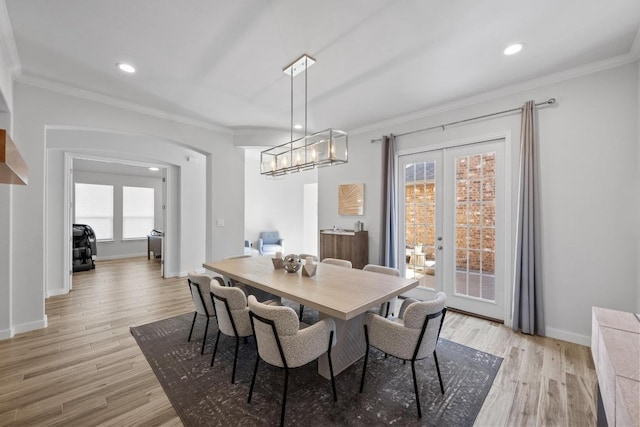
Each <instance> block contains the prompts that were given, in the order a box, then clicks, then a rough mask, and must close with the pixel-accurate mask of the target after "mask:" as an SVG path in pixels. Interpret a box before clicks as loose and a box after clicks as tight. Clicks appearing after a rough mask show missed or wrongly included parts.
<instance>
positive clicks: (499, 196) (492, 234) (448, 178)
mask: <svg viewBox="0 0 640 427" xmlns="http://www.w3.org/2000/svg"><path fill="white" fill-rule="evenodd" d="M504 145H505V141H504V139H499V140H492V141H486V142H480V143H476V144H469V145H464V146H458V147H453V148H445V149H439V150H434V151H427V152H421V153H415V154H410V155H401V156H399V158H398V184H399V185H398V186H399V188H398V200H399V209H398V211H399V212H398V213H399V229H400V233H398V234H399V240H400V241H399V248H401V250H400V253H401V256H400V260H399V261H400V262H399V264H398V265H399V267H400V269H401V271H403V272H404V273H405V275H406V276H407V277H415V278H418V279H419V283H420V285H419V286H418V287H417V288H415V289H413V290H411V291H410V292H408V293H407V294H406V295H407V296H410V297H415V298H418V299H430V298H432V297H433V295H434V294H435V293H436V292H438V291H444V292H445V293H446V294H447V305H448V306H450V307H453V308H457V309H460V310H464V311H468V312H471V313H476V314H479V315H482V316H487V317H491V318H495V319H500V320H504V318H505V313H504V310H505V305H504V300H505V274H504V272H505V260H506V253H505V249H506V248H505V224H506V222H505V220H506V218H505V187H504V186H505V177H504V174H505V164H504V162H505V160H504ZM402 249H404V252H403V251H402Z"/></svg>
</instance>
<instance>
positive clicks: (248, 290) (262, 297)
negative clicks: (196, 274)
mask: <svg viewBox="0 0 640 427" xmlns="http://www.w3.org/2000/svg"><path fill="white" fill-rule="evenodd" d="M240 258H251V255H238V256H231V257H227V258H224V260H229V259H240ZM222 278H223V279H224V283H225V284H226V285H227V286H235V287H236V288H239V289H242V292H244V294H245V296H249V295H255V297H256V298H257V299H258V301H269V300H278V301H279V300H280V297H279V296H277V295H274V294H270V293H269V292H265V291H263V290H262V289H258V288H254V287H253V286H249V285H247V284H245V283H242V282H239V281H237V280H235V279H232V278H231V277H226V276H222Z"/></svg>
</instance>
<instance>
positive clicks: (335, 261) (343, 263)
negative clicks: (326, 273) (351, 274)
mask: <svg viewBox="0 0 640 427" xmlns="http://www.w3.org/2000/svg"><path fill="white" fill-rule="evenodd" d="M322 262H324V263H325V264H332V265H337V266H340V267H347V268H351V266H352V264H351V261H347V260H346V259H338V258H325V259H323V260H322Z"/></svg>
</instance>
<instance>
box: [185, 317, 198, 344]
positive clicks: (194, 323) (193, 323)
mask: <svg viewBox="0 0 640 427" xmlns="http://www.w3.org/2000/svg"><path fill="white" fill-rule="evenodd" d="M196 317H198V312H197V311H194V312H193V322H191V330H190V331H189V338H188V339H187V341H191V334H193V327H194V326H196Z"/></svg>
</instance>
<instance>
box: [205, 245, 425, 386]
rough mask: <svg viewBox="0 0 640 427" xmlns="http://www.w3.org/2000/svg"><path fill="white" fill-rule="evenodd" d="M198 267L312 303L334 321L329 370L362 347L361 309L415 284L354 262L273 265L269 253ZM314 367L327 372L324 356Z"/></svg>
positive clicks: (346, 362) (352, 357) (326, 374)
mask: <svg viewBox="0 0 640 427" xmlns="http://www.w3.org/2000/svg"><path fill="white" fill-rule="evenodd" d="M203 267H204V268H205V269H207V270H211V271H213V272H216V273H218V274H220V275H223V276H226V277H229V278H232V279H234V280H237V281H239V282H241V283H244V284H246V285H249V286H252V287H255V288H257V289H260V290H262V291H265V292H268V293H271V294H274V295H278V296H280V297H282V298H285V299H288V300H291V301H294V302H296V303H298V304H303V305H304V306H305V308H312V309H316V310H318V312H319V317H320V319H324V318H331V319H333V320H334V322H335V323H336V337H337V343H336V345H335V346H334V347H333V349H332V351H331V360H332V363H333V369H334V374H335V375H338V374H339V373H340V372H342V371H343V370H345V369H346V368H348V367H349V366H351V365H352V364H353V363H354V362H355V361H357V360H358V359H360V358H361V357H362V356H363V355H364V352H365V349H366V343H365V339H364V331H363V326H362V322H363V319H364V315H365V313H366V311H367V310H368V309H370V308H372V307H376V306H379V305H380V304H382V303H385V302H387V301H389V300H390V299H392V298H393V297H395V296H398V295H400V294H402V293H404V292H406V291H408V290H409V289H412V288H414V287H416V286H417V285H418V280H417V279H407V278H404V277H395V276H389V275H385V274H380V273H374V272H370V271H362V270H358V269H355V268H345V267H340V266H336V265H331V264H324V263H317V269H316V274H315V275H314V276H313V277H306V276H304V275H302V274H301V271H302V268H301V269H300V270H298V271H297V272H295V273H289V272H287V271H286V270H284V269H275V268H274V267H273V263H272V259H271V258H269V257H246V258H234V259H226V260H222V261H213V262H205V263H204V264H203ZM318 373H319V374H320V375H322V376H323V377H325V378H330V373H329V365H328V359H327V356H326V355H323V356H322V357H321V358H320V359H319V360H318Z"/></svg>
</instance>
